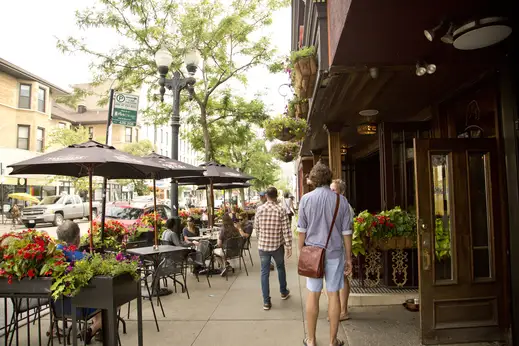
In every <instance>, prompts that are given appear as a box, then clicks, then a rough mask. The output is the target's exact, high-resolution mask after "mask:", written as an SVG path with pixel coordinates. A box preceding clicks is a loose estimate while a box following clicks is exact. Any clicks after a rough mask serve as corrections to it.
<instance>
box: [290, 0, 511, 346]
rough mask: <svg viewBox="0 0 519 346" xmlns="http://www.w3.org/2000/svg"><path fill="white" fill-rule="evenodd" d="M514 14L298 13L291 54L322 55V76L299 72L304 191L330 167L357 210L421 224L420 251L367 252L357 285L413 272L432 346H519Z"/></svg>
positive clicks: (325, 6) (331, 6)
mask: <svg viewBox="0 0 519 346" xmlns="http://www.w3.org/2000/svg"><path fill="white" fill-rule="evenodd" d="M506 6H507V5H506V4H505V3H500V2H493V1H489V0H477V1H468V0H460V1H457V2H429V1H414V2H405V3H403V2H380V1H375V0H362V1H360V0H353V1H341V0H319V1H303V0H293V1H292V47H291V49H292V51H297V50H300V49H301V48H302V47H308V46H314V47H315V51H316V55H315V57H312V58H313V59H315V62H316V64H317V69H316V71H315V73H314V72H312V73H313V75H311V76H310V75H303V72H301V71H298V70H297V69H298V66H296V67H295V69H294V70H295V73H300V75H299V76H297V77H296V81H297V80H303V79H304V78H313V80H314V81H315V83H314V84H313V88H310V90H305V92H306V94H308V95H310V97H309V112H308V115H307V121H308V124H309V127H310V131H309V132H310V133H309V135H308V136H307V137H306V138H305V139H304V140H303V142H302V145H301V154H302V158H301V160H300V162H299V173H298V176H299V191H300V193H301V194H304V193H306V192H308V191H309V190H310V189H311V187H310V186H308V185H307V180H306V176H307V174H308V173H309V171H310V169H311V167H312V166H313V165H314V164H315V163H316V162H318V161H322V162H324V163H326V164H328V165H329V167H330V168H331V170H332V172H333V175H334V178H342V179H343V180H345V181H346V183H347V192H346V194H347V197H348V200H349V201H350V202H351V204H352V205H353V207H354V208H355V209H356V210H357V211H359V212H360V211H364V210H367V211H369V212H372V213H377V212H380V211H383V210H390V209H392V208H394V207H397V206H400V207H402V209H404V210H407V211H408V212H409V213H412V214H415V215H416V218H417V223H416V234H415V237H416V247H414V248H413V247H408V248H405V249H402V248H392V249H381V248H375V247H373V248H368V249H367V254H366V256H365V257H364V259H366V262H365V265H363V264H359V267H360V268H363V269H362V270H364V269H365V271H363V272H362V270H361V272H360V273H359V274H358V275H359V277H365V278H368V276H369V279H370V280H372V281H371V282H373V281H377V282H380V284H381V285H389V284H391V282H392V281H393V279H394V277H395V276H394V275H397V276H398V275H399V274H398V273H396V272H395V270H396V269H395V267H394V266H393V268H391V263H395V260H396V259H397V257H398V256H400V255H403V254H404V253H405V254H406V256H407V257H408V258H409V263H411V262H414V263H416V265H415V267H414V268H415V273H414V274H413V272H412V271H410V268H411V265H409V266H407V265H405V268H406V269H403V268H404V267H400V268H398V270H400V272H399V273H402V272H404V271H405V273H406V275H407V274H409V280H408V282H407V283H406V285H410V284H411V285H412V286H414V288H419V293H418V294H419V301H420V315H421V316H420V330H419V331H417V332H418V333H420V335H421V339H422V343H423V344H449V343H463V342H487V341H491V342H495V341H496V342H506V343H507V344H509V345H513V344H518V343H519V341H518V340H519V323H518V321H519V317H518V316H519V275H517V273H516V272H514V271H511V268H513V263H516V262H517V260H518V259H519V236H518V232H517V229H519V216H518V214H517V211H516V206H517V205H518V204H519V197H518V196H519V174H518V169H517V167H518V165H519V161H518V157H519V149H518V148H519V146H518V143H519V138H518V132H517V130H518V128H519V127H518V124H519V121H518V112H517V109H518V97H517V90H518V89H517V86H518V84H517V76H518V70H517V58H518V57H517V54H516V53H517V51H516V49H513V48H515V47H517V32H515V31H514V30H517V23H518V22H517V18H516V15H517V12H516V11H515V12H514V11H513V10H512V9H511V8H507V7H506ZM433 28H434V29H433ZM487 30H488V31H491V32H492V34H490V35H484V34H483V33H484V32H487ZM299 67H300V66H299ZM298 78H299V79H298ZM308 85H312V84H311V83H310V84H306V86H308ZM303 87H305V85H303ZM442 235H445V238H443V240H442V238H441V236H442ZM442 241H443V243H442ZM442 246H445V247H446V248H447V249H448V251H447V252H446V253H442V252H441V249H442ZM359 257H360V256H359ZM377 258H378V260H377ZM382 259H384V260H383V261H385V264H386V266H385V267H384V266H383V265H382V262H381V261H382ZM377 261H378V262H377ZM368 262H369V263H368ZM359 263H361V262H359ZM388 263H389V265H388ZM377 268H379V269H377ZM382 268H383V269H382ZM373 270H374V271H373ZM373 273H375V274H373ZM395 273H396V274H395ZM391 274H392V275H393V276H392V275H391ZM381 275H385V276H384V277H381ZM411 276H412V277H413V278H412V280H411ZM413 280H415V281H414V283H412V281H413Z"/></svg>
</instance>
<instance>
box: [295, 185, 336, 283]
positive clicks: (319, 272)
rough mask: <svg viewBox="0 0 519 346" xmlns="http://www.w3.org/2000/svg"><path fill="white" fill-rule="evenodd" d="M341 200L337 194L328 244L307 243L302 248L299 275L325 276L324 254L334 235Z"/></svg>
mask: <svg viewBox="0 0 519 346" xmlns="http://www.w3.org/2000/svg"><path fill="white" fill-rule="evenodd" d="M339 202H340V197H339V195H337V203H336V204H335V212H334V213H333V219H332V225H331V226H330V231H329V232H328V239H326V245H325V246H324V248H321V247H319V246H307V245H305V246H303V248H302V249H301V253H300V254H299V262H298V265H297V272H298V273H299V275H301V276H306V277H308V278H314V279H319V278H322V277H323V276H324V255H325V253H326V248H327V247H328V242H329V241H330V237H331V235H332V230H333V226H334V225H335V220H336V219H337V212H338V211H339Z"/></svg>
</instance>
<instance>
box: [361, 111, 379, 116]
mask: <svg viewBox="0 0 519 346" xmlns="http://www.w3.org/2000/svg"><path fill="white" fill-rule="evenodd" d="M377 114H378V110H376V109H364V110H362V111H360V112H359V115H362V116H363V117H374V116H375V115H377Z"/></svg>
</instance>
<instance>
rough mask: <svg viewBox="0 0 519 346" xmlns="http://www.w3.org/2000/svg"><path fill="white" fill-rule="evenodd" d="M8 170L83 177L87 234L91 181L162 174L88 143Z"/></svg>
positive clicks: (157, 168) (149, 165)
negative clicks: (86, 185) (87, 205)
mask: <svg viewBox="0 0 519 346" xmlns="http://www.w3.org/2000/svg"><path fill="white" fill-rule="evenodd" d="M8 167H11V168H13V171H12V172H11V173H10V174H52V175H56V174H59V175H67V176H71V177H78V178H79V177H86V176H88V182H89V196H90V200H89V204H90V230H92V229H93V227H92V226H93V220H92V177H93V176H94V175H96V176H101V177H105V178H107V179H146V178H147V177H149V176H150V175H151V173H154V172H159V171H161V170H164V167H163V166H162V165H160V164H157V163H154V162H153V161H151V160H149V159H145V158H142V157H138V156H133V155H131V154H127V153H125V152H122V151H119V150H117V149H115V148H114V147H112V146H109V145H104V144H101V143H99V142H96V141H93V140H92V139H90V140H89V141H88V142H85V143H82V144H73V145H70V146H68V147H67V148H63V149H60V150H56V151H53V152H50V153H47V154H44V155H41V156H37V157H34V158H32V159H29V160H25V161H22V162H18V163H15V164H12V165H9V166H8ZM90 251H91V252H92V251H93V238H92V232H90Z"/></svg>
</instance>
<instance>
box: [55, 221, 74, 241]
mask: <svg viewBox="0 0 519 346" xmlns="http://www.w3.org/2000/svg"><path fill="white" fill-rule="evenodd" d="M79 233H80V230H79V225H78V224H77V223H75V222H74V221H70V220H67V221H65V222H64V223H62V224H61V225H59V226H58V228H57V230H56V234H57V235H58V239H59V240H61V241H64V242H65V243H67V244H74V243H75V242H76V241H77V239H78V237H79Z"/></svg>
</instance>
